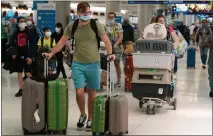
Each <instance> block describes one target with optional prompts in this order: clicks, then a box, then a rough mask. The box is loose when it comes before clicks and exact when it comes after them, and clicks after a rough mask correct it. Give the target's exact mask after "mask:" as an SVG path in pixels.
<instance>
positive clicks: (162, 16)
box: [156, 15, 166, 23]
mask: <svg viewBox="0 0 213 136" xmlns="http://www.w3.org/2000/svg"><path fill="white" fill-rule="evenodd" d="M160 18H164V19H165V20H166V18H165V16H164V15H158V16H157V17H156V22H157V23H158V21H159V19H160Z"/></svg>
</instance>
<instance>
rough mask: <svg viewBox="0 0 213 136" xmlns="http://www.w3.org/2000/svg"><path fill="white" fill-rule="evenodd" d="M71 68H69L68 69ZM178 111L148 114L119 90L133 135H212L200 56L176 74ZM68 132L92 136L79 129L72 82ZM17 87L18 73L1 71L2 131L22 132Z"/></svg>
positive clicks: (7, 132) (210, 107) (209, 109)
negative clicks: (126, 108)
mask: <svg viewBox="0 0 213 136" xmlns="http://www.w3.org/2000/svg"><path fill="white" fill-rule="evenodd" d="M68 71H69V70H68V69H67V72H68ZM176 87H177V88H176V90H177V98H178V106H177V110H176V111H173V110H166V109H159V110H158V111H157V113H156V115H150V116H149V115H146V114H145V112H144V109H139V106H138V100H136V99H134V98H133V97H132V94H131V93H124V91H123V89H116V92H119V93H123V94H125V95H126V96H127V98H128V102H129V134H130V135H152V134H153V135H154V134H157V135H172V134H174V135H182V134H190V135H200V134H203V135H212V99H211V98H209V97H208V92H209V86H208V73H207V70H203V69H201V62H200V59H199V56H198V55H197V68H196V69H195V70H193V69H192V70H187V69H186V59H185V58H184V59H182V60H180V62H179V70H178V76H177V84H176ZM69 88H70V89H69V125H68V134H69V135H90V134H91V133H87V132H85V131H77V130H76V122H77V120H78V117H79V110H78V107H77V104H76V101H75V92H74V88H73V83H72V81H70V84H69ZM17 90H18V84H17V76H16V74H13V75H9V74H8V72H6V71H4V70H2V106H3V107H2V132H3V133H2V134H3V135H21V134H22V129H21V98H15V97H14V94H15V93H16V91H17Z"/></svg>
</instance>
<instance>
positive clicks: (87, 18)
mask: <svg viewBox="0 0 213 136" xmlns="http://www.w3.org/2000/svg"><path fill="white" fill-rule="evenodd" d="M80 19H81V20H83V21H88V20H90V15H88V16H83V15H81V17H80Z"/></svg>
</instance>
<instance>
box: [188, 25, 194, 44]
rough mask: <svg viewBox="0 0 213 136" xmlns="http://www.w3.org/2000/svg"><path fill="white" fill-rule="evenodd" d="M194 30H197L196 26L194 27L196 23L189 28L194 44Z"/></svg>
mask: <svg viewBox="0 0 213 136" xmlns="http://www.w3.org/2000/svg"><path fill="white" fill-rule="evenodd" d="M194 29H195V25H194V23H193V24H192V25H191V26H190V27H189V30H190V37H191V40H192V41H193V43H194V36H193V32H194Z"/></svg>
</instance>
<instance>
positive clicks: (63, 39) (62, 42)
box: [51, 36, 69, 55]
mask: <svg viewBox="0 0 213 136" xmlns="http://www.w3.org/2000/svg"><path fill="white" fill-rule="evenodd" d="M68 39H69V36H62V37H61V39H60V40H59V42H58V43H57V45H56V46H55V47H54V48H53V49H52V51H51V54H52V55H54V54H56V53H57V52H59V51H60V50H61V49H62V48H63V47H64V46H65V44H66V42H67V40H68Z"/></svg>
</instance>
